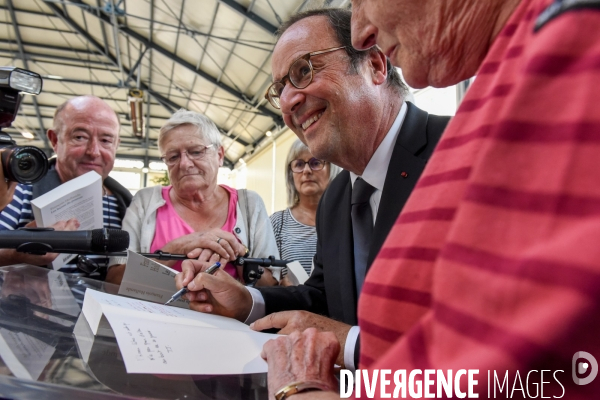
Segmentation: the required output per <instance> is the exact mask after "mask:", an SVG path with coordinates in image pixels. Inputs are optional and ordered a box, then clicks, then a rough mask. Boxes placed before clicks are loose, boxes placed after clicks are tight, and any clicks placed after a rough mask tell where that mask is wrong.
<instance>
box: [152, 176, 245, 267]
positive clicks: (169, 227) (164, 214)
mask: <svg viewBox="0 0 600 400" xmlns="http://www.w3.org/2000/svg"><path fill="white" fill-rule="evenodd" d="M220 186H221V187H222V188H223V189H225V190H227V192H228V193H229V208H228V211H227V220H226V221H225V224H224V225H223V226H222V227H221V229H222V230H224V231H226V232H233V228H234V227H235V223H236V220H237V215H236V205H237V201H238V195H237V190H235V189H233V188H230V187H229V186H226V185H220ZM171 188H172V186H166V187H164V188H163V189H162V197H163V199H165V201H166V204H165V205H163V206H162V207H160V208H159V209H158V210H156V232H155V233H154V239H153V240H152V245H151V246H150V252H152V253H154V252H155V251H156V250H160V249H162V248H163V246H164V245H165V244H167V243H169V242H170V241H172V240H174V239H176V238H178V237H181V236H185V235H189V234H190V233H194V229H193V228H192V227H191V226H189V225H188V223H187V222H185V221H184V220H183V219H182V218H181V217H180V216H179V214H177V211H175V207H173V203H172V202H171V198H170V196H169V191H170V190H171ZM172 268H173V269H175V270H177V271H181V261H177V263H176V264H175V265H173V267H172ZM225 271H227V273H228V274H229V275H231V276H233V277H234V278H238V274H237V269H236V267H235V266H234V265H233V264H232V263H227V265H226V266H225Z"/></svg>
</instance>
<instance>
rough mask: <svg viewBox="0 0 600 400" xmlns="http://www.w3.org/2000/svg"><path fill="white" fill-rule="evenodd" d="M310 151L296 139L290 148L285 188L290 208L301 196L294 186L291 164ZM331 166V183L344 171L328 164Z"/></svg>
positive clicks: (286, 166)
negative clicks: (301, 154)
mask: <svg viewBox="0 0 600 400" xmlns="http://www.w3.org/2000/svg"><path fill="white" fill-rule="evenodd" d="M305 151H308V152H309V153H310V150H309V149H308V147H307V146H306V145H305V144H304V143H302V142H301V141H300V139H296V141H295V142H294V143H292V147H290V151H289V153H288V155H287V158H286V159H285V186H286V191H287V202H288V207H293V206H295V205H296V204H298V202H299V201H300V196H299V195H298V190H296V185H294V173H293V172H292V168H291V167H290V164H291V162H292V161H294V160H295V159H296V158H298V156H299V155H300V153H304V152H305ZM311 154H312V153H311ZM328 164H329V182H330V183H331V181H332V180H333V178H335V177H336V175H337V174H339V173H340V171H341V170H342V169H341V168H340V167H338V166H337V165H335V164H332V163H330V162H328Z"/></svg>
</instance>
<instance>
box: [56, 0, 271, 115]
mask: <svg viewBox="0 0 600 400" xmlns="http://www.w3.org/2000/svg"><path fill="white" fill-rule="evenodd" d="M69 2H70V3H74V4H84V3H82V2H81V1H79V0H69ZM46 5H47V6H48V7H50V8H52V10H53V11H54V12H55V13H57V12H59V13H60V14H61V15H63V14H62V12H61V11H60V10H59V9H58V7H56V6H54V5H53V4H52V3H46ZM86 11H87V12H88V13H90V14H91V15H93V16H95V17H98V16H97V15H96V14H94V13H93V12H91V11H88V10H86ZM67 18H68V17H67ZM98 18H99V19H100V20H101V21H103V22H105V23H107V24H109V25H112V22H111V20H110V18H109V17H108V16H107V15H105V14H103V15H101V16H100V17H98ZM119 31H120V32H121V33H123V34H125V35H128V36H130V37H132V38H134V39H136V40H137V41H139V42H140V43H142V44H143V45H144V46H146V47H150V48H151V49H153V50H155V51H157V52H158V53H160V54H162V55H163V56H165V57H167V58H168V59H170V60H171V61H173V62H175V63H177V64H179V65H181V66H182V67H185V68H187V69H188V70H190V71H192V72H193V73H195V74H197V75H199V76H200V77H202V78H204V79H205V80H207V81H208V82H210V83H212V84H213V85H215V86H218V87H219V88H220V89H222V90H224V91H226V92H227V93H229V94H231V95H232V96H234V97H236V98H237V99H239V100H241V101H242V102H243V103H244V104H247V105H248V106H250V107H253V105H252V104H251V103H250V102H249V101H248V99H247V98H246V96H245V95H244V94H243V93H240V92H238V91H237V90H236V89H233V88H232V87H230V86H228V85H226V84H224V83H222V82H218V81H217V80H216V79H215V78H214V77H212V76H211V75H209V74H208V73H206V72H204V71H201V70H197V69H196V67H195V66H194V65H192V64H191V63H189V62H187V61H186V60H184V59H182V58H181V57H178V56H177V55H175V54H173V53H171V52H170V51H169V50H167V49H165V48H164V47H161V46H159V45H157V44H156V43H154V42H150V41H149V40H148V39H146V38H145V37H144V36H142V35H141V34H139V33H137V32H135V31H134V30H132V29H130V28H128V27H126V26H123V27H120V28H119ZM258 111H260V112H261V113H263V114H264V115H266V116H269V117H271V118H272V119H273V120H275V121H281V116H279V115H278V114H277V113H275V112H273V111H272V110H270V109H269V108H267V107H265V106H261V107H258Z"/></svg>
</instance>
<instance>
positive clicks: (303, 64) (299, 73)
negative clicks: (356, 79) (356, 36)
mask: <svg viewBox="0 0 600 400" xmlns="http://www.w3.org/2000/svg"><path fill="white" fill-rule="evenodd" d="M345 48H346V46H341V47H332V48H330V49H325V50H319V51H314V52H312V53H306V54H305V55H303V56H302V57H300V58H298V59H296V60H295V61H294V62H293V63H292V65H290V69H289V70H288V74H287V75H286V76H284V77H283V78H281V80H279V81H277V82H273V83H272V84H271V86H269V88H268V89H267V93H265V99H267V100H269V103H271V105H272V106H273V107H275V108H277V109H279V108H281V105H280V103H279V98H280V97H281V94H282V93H283V88H285V81H286V80H288V81H290V83H291V84H292V85H294V87H295V88H297V89H304V88H305V87H307V86H308V85H310V83H311V82H312V80H313V75H314V70H315V69H316V68H314V67H313V65H312V63H311V62H310V58H311V57H312V56H318V55H320V54H325V53H330V52H332V51H336V50H341V49H345Z"/></svg>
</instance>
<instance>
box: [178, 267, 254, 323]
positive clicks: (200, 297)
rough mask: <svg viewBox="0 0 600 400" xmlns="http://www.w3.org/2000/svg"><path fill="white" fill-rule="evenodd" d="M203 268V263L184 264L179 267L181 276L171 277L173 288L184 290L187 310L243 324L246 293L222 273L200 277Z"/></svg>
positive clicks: (247, 308)
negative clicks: (174, 284)
mask: <svg viewBox="0 0 600 400" xmlns="http://www.w3.org/2000/svg"><path fill="white" fill-rule="evenodd" d="M206 266H207V263H206V262H203V261H199V260H185V261H184V262H183V263H182V264H181V270H182V273H181V274H178V275H177V276H176V277H175V280H176V281H177V287H183V286H187V289H188V293H187V295H186V298H187V299H188V300H189V301H190V304H189V306H190V309H191V310H194V311H200V312H203V313H209V314H217V315H223V316H226V317H231V318H235V319H237V320H238V321H242V322H243V321H245V320H246V318H247V317H248V314H249V313H250V310H251V309H252V296H251V295H250V292H249V291H248V289H247V288H246V287H245V286H244V285H242V283H241V282H240V281H239V280H237V279H236V278H234V277H233V276H231V275H230V274H228V273H226V272H225V271H223V272H221V271H219V273H218V274H214V275H211V274H205V273H203V272H204V271H207V269H206Z"/></svg>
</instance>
